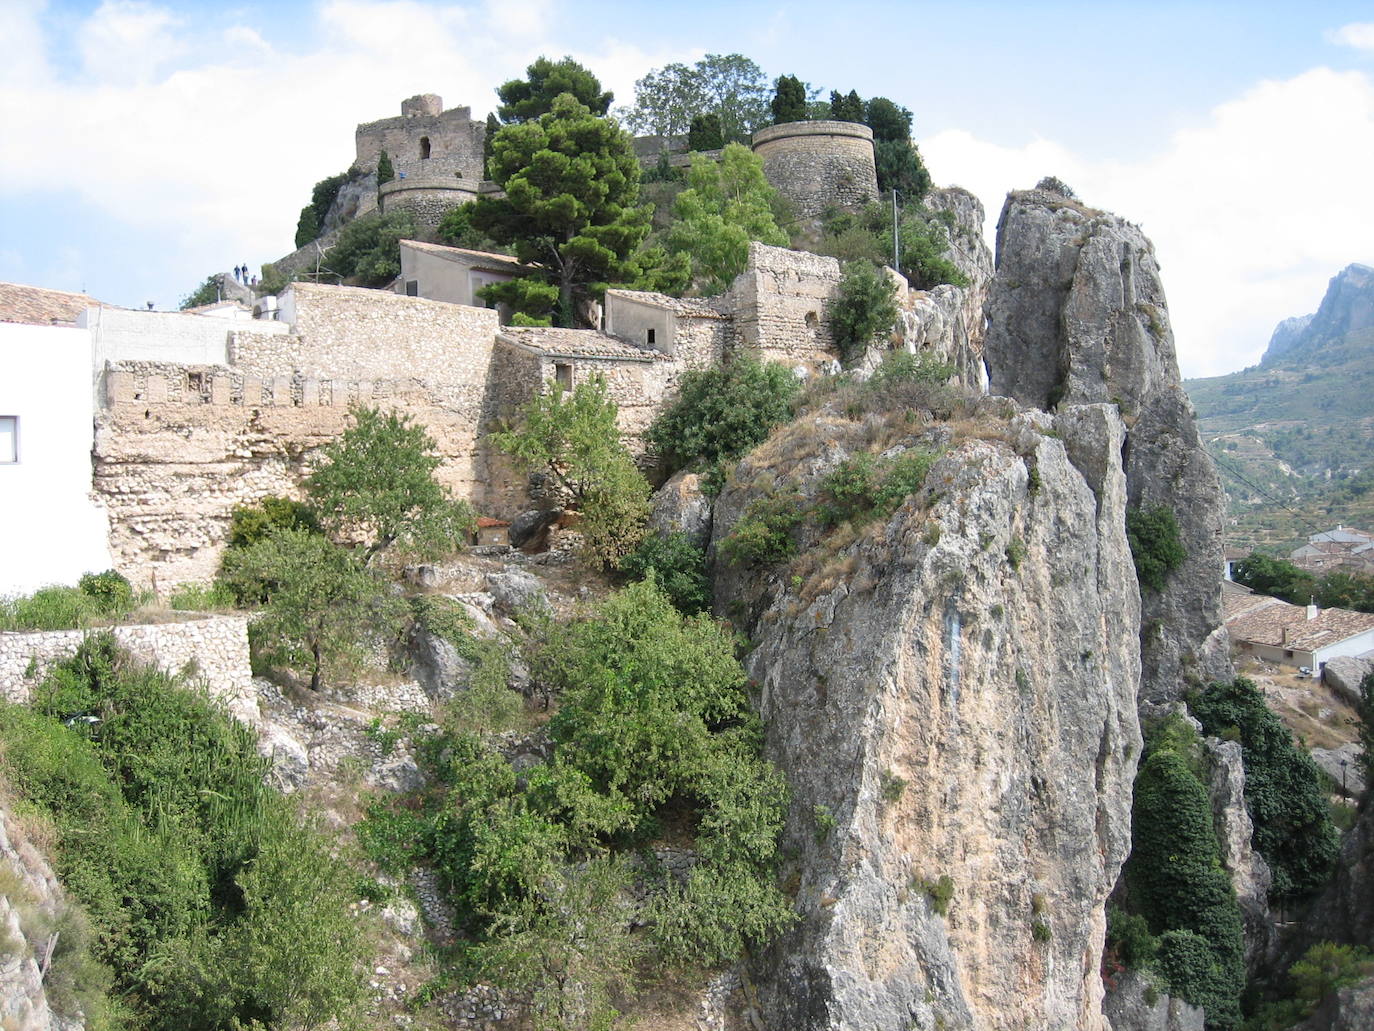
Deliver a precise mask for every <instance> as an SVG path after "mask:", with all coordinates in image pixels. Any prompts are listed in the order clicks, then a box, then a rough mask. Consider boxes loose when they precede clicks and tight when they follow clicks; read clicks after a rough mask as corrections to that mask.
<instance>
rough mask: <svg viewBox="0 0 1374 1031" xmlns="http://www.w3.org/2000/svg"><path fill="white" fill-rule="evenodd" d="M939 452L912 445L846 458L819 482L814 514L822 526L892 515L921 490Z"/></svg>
mask: <svg viewBox="0 0 1374 1031" xmlns="http://www.w3.org/2000/svg"><path fill="white" fill-rule="evenodd" d="M938 457H939V455H938V454H937V453H936V452H933V451H927V450H924V449H920V448H913V449H911V450H909V451H904V452H902V453H901V454H899V455H895V456H892V457H889V458H879V457H877V456H875V455H872V454H868V453H863V454H859V455H855V456H853V457H852V458H847V459H845V460H844V461H843V462H841V463H840V465H839V466H838V467H837V468H836V469H835V471H834V472H832V473H831V474H830V475H828V476H827V477H826V478H825V479H824V480H822V481H821V489H820V498H819V500H818V502H817V504H816V514H817V516H818V518H819V520H820V523H821V525H822V526H835V525H837V524H839V523H843V522H846V521H850V520H853V521H859V522H864V521H867V520H870V519H881V518H884V517H886V516H889V515H891V514H892V513H893V512H895V511H896V510H897V508H898V507H899V506H900V505H901V503H902V502H903V501H904V500H906V498H908V497H909V496H911V495H912V494H914V493H916V491H918V490H920V489H921V487H922V485H923V484H924V483H925V480H926V475H927V474H928V473H929V472H930V467H931V466H932V465H934V464H935V460H936V458H938Z"/></svg>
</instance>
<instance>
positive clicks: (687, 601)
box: [620, 533, 711, 616]
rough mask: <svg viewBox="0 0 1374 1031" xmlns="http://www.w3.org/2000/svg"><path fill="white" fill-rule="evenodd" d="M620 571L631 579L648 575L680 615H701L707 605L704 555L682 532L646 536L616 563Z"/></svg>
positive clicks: (709, 592) (707, 584)
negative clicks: (630, 552) (636, 546)
mask: <svg viewBox="0 0 1374 1031" xmlns="http://www.w3.org/2000/svg"><path fill="white" fill-rule="evenodd" d="M620 571H621V572H622V573H624V574H626V575H627V576H629V577H630V578H632V579H634V580H647V579H648V578H649V577H650V576H652V577H653V578H654V579H655V580H656V581H657V582H658V585H659V587H661V588H662V590H663V593H664V594H666V595H667V596H668V599H669V600H670V601H671V602H672V603H673V606H674V607H675V608H676V609H677V610H678V611H679V612H681V613H683V614H684V615H689V616H690V615H695V614H696V613H698V612H705V611H706V607H707V606H708V605H709V604H710V602H711V585H710V583H709V581H708V580H707V577H706V553H705V552H703V551H702V550H701V549H700V548H698V547H697V546H696V545H695V544H693V543H692V541H691V539H690V538H689V537H688V536H687V535H686V534H685V533H668V534H663V533H654V534H650V535H649V536H648V537H645V538H644V540H643V541H641V542H640V544H639V547H638V548H636V549H635V550H634V552H633V553H632V554H630V555H627V556H626V557H625V560H624V561H623V562H621V563H620Z"/></svg>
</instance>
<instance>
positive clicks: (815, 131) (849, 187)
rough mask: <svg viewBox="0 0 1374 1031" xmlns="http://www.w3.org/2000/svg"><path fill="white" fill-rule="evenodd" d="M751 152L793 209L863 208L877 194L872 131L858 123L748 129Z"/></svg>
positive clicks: (810, 213)
mask: <svg viewBox="0 0 1374 1031" xmlns="http://www.w3.org/2000/svg"><path fill="white" fill-rule="evenodd" d="M753 143H754V153H755V154H757V155H758V156H759V157H760V158H761V159H762V160H763V174H764V175H765V176H767V177H768V181H769V182H770V183H771V184H772V185H773V188H774V189H776V190H777V191H778V192H779V193H781V194H782V195H783V196H784V197H786V198H787V199H788V200H789V201H791V202H792V205H793V206H794V207H795V208H796V209H797V214H799V215H801V216H802V217H803V218H814V217H816V216H818V215H820V214H821V213H822V212H824V211H825V209H826V208H829V207H834V206H838V207H849V208H856V207H863V205H865V204H867V203H868V202H869V201H871V200H876V199H877V197H878V175H877V171H876V169H875V167H874V163H873V130H872V129H870V128H869V127H868V126H866V125H860V124H859V123H858V122H832V121H815V122H784V123H783V124H782V125H771V126H769V127H768V128H766V129H760V130H759V131H758V132H756V133H754V140H753Z"/></svg>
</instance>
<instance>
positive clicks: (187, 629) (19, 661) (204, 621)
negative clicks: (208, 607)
mask: <svg viewBox="0 0 1374 1031" xmlns="http://www.w3.org/2000/svg"><path fill="white" fill-rule="evenodd" d="M96 632H97V631H94V630H44V631H40V632H37V633H0V695H3V696H4V697H5V698H6V699H7V700H9V701H11V702H27V701H28V700H29V693H30V691H32V689H33V687H34V686H35V685H36V684H38V683H39V681H41V680H42V679H43V675H44V674H45V673H46V672H47V670H48V668H49V667H50V666H52V665H53V664H54V663H55V662H57V661H59V660H61V659H65V658H67V657H68V656H70V655H72V654H73V653H74V652H75V651H76V649H77V647H78V646H79V645H80V644H81V642H82V641H83V640H84V639H85V638H86V637H87V635H89V634H91V633H96ZM109 632H110V633H112V634H113V635H114V638H115V640H116V641H118V642H119V644H120V646H121V647H123V648H125V649H127V650H128V651H129V652H130V653H131V654H132V655H133V656H134V657H135V658H138V659H141V660H143V661H144V662H149V663H152V664H154V665H156V666H158V667H160V668H161V669H164V670H167V671H169V672H173V673H175V672H179V671H180V670H182V669H184V668H186V667H187V666H191V667H193V668H194V669H195V671H196V673H197V675H198V676H200V677H201V678H203V679H204V681H205V686H206V688H207V690H208V691H209V693H210V695H211V697H213V698H217V699H220V700H221V701H223V702H224V703H225V704H226V705H228V706H229V709H230V711H231V712H233V713H234V714H235V715H237V716H240V718H243V714H245V713H248V714H251V713H253V712H255V711H256V703H255V701H254V692H253V674H252V671H251V670H250V669H249V665H248V617H247V616H189V617H188V618H186V619H184V620H182V621H180V622H176V623H150V624H137V625H132V626H115V627H110V628H109Z"/></svg>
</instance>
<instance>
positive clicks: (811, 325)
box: [727, 243, 841, 372]
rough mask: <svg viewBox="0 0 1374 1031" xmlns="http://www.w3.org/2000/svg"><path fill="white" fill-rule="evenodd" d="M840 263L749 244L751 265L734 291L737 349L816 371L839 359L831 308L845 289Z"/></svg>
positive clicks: (731, 298)
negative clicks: (836, 297) (831, 325)
mask: <svg viewBox="0 0 1374 1031" xmlns="http://www.w3.org/2000/svg"><path fill="white" fill-rule="evenodd" d="M840 278H841V274H840V263H839V262H838V261H836V260H835V259H834V258H827V257H822V256H820V255H817V254H808V253H807V252H805V251H790V250H788V249H787V248H785V247H769V246H768V245H766V244H761V243H751V244H750V245H749V264H748V266H746V268H745V271H744V272H742V273H740V275H739V276H737V277H736V278H735V281H734V283H733V284H731V286H730V292H729V294H728V295H727V297H728V309H727V310H731V311H733V312H734V315H735V334H736V338H737V346H739V347H742V348H747V349H748V350H751V351H753V352H754V353H755V354H756V355H757V356H758V358H759V360H760V361H775V362H781V363H783V364H784V365H788V366H791V367H793V368H803V369H805V370H806V371H808V372H815V371H816V370H817V369H819V368H820V367H821V366H822V365H825V364H826V363H828V362H830V361H831V360H833V359H834V358H835V357H836V351H835V340H834V337H833V336H832V335H831V332H830V319H829V317H828V314H827V311H826V309H827V306H828V305H829V303H830V301H831V299H832V298H833V297H834V296H835V292H836V290H837V289H838V288H839V284H840Z"/></svg>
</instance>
